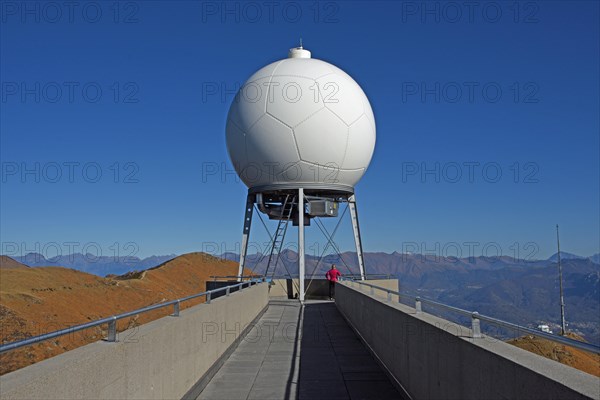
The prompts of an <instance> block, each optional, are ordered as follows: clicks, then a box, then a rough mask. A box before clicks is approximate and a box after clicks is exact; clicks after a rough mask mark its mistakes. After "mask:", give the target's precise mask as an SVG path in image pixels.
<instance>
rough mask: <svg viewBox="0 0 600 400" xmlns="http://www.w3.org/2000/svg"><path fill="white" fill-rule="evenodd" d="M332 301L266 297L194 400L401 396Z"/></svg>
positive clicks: (385, 397) (392, 397)
mask: <svg viewBox="0 0 600 400" xmlns="http://www.w3.org/2000/svg"><path fill="white" fill-rule="evenodd" d="M401 398H402V397H401V396H400V393H399V392H398V391H397V390H396V389H395V387H394V386H393V385H392V384H391V382H390V381H389V379H388V378H387V376H386V375H385V374H384V373H383V371H382V370H381V368H380V367H379V365H378V364H377V363H376V361H375V360H374V359H373V358H372V357H371V355H370V353H369V352H368V351H367V350H366V349H365V347H364V346H363V344H362V343H361V342H360V340H359V339H358V337H357V336H356V335H355V333H354V331H353V330H352V329H351V328H350V326H348V324H347V323H346V321H345V320H344V318H343V317H342V316H341V314H340V313H339V312H338V310H337V308H336V307H335V304H334V303H333V302H324V301H308V302H306V303H305V307H304V308H302V307H301V306H300V303H299V302H298V301H297V300H287V299H281V300H271V301H270V302H269V307H268V309H267V311H266V312H265V313H264V314H263V316H262V317H261V319H260V320H259V321H258V323H257V325H256V326H255V327H254V328H253V329H252V330H251V331H250V332H249V333H248V335H247V336H246V337H245V338H244V340H242V342H241V343H240V344H239V346H238V347H237V349H236V350H235V351H234V352H233V354H232V355H231V356H230V357H229V359H228V360H227V361H226V362H225V363H224V364H223V366H222V367H221V369H219V371H218V372H217V373H216V375H215V376H214V377H213V379H212V380H211V381H210V382H209V384H208V385H207V386H206V388H205V389H204V390H203V391H202V393H201V394H200V396H199V397H198V399H199V400H221V399H227V400H230V399H247V400H251V399H264V400H270V399H277V400H281V399H401Z"/></svg>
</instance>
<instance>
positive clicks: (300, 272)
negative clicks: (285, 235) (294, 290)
mask: <svg viewBox="0 0 600 400" xmlns="http://www.w3.org/2000/svg"><path fill="white" fill-rule="evenodd" d="M298 278H299V279H298V280H299V281H300V282H299V283H300V289H299V292H300V293H299V295H300V296H299V297H300V302H301V303H304V278H305V265H304V189H303V188H300V189H298Z"/></svg>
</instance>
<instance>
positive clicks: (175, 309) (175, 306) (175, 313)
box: [173, 300, 179, 317]
mask: <svg viewBox="0 0 600 400" xmlns="http://www.w3.org/2000/svg"><path fill="white" fill-rule="evenodd" d="M173 316H174V317H179V300H177V302H176V303H173Z"/></svg>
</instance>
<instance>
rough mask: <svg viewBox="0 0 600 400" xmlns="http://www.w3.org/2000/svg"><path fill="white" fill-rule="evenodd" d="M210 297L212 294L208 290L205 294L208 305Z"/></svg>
mask: <svg viewBox="0 0 600 400" xmlns="http://www.w3.org/2000/svg"><path fill="white" fill-rule="evenodd" d="M211 297H212V292H211V291H210V290H209V291H208V292H206V304H210V298H211Z"/></svg>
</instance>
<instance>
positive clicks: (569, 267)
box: [222, 251, 600, 344]
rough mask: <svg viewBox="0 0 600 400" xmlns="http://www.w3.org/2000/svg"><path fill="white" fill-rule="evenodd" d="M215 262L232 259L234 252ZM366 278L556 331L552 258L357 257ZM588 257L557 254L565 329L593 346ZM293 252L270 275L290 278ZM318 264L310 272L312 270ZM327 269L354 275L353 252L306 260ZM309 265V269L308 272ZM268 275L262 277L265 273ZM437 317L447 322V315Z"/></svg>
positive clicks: (599, 314) (599, 311)
mask: <svg viewBox="0 0 600 400" xmlns="http://www.w3.org/2000/svg"><path fill="white" fill-rule="evenodd" d="M222 257H223V258H227V259H229V260H233V261H237V260H238V259H239V256H238V255H237V254H232V253H227V254H223V255H222ZM364 258H365V267H366V272H367V274H368V275H371V276H372V277H376V276H377V275H391V276H393V277H397V278H398V279H399V282H400V286H401V290H402V291H405V292H407V293H411V294H415V295H416V294H418V295H420V296H423V297H427V298H430V299H433V300H439V301H441V302H443V303H446V304H450V305H453V306H456V307H461V308H464V309H467V310H473V311H478V312H480V313H482V314H487V315H490V316H493V317H496V318H500V319H504V320H506V321H510V322H514V323H518V324H522V325H525V326H530V327H533V328H537V325H538V324H547V325H550V327H551V328H552V329H553V330H554V331H555V332H556V331H559V325H558V324H559V321H560V307H559V289H558V288H559V283H558V268H557V263H556V261H554V258H555V257H550V258H549V259H547V260H535V261H525V260H517V259H514V258H512V257H497V258H487V257H474V258H462V259H452V258H444V257H435V256H429V255H428V256H424V255H421V254H402V253H391V254H389V253H365V254H364ZM594 259H597V255H596V256H593V257H587V258H585V257H579V256H575V255H568V253H563V252H561V261H562V267H563V277H564V296H565V303H566V307H565V308H566V312H565V313H566V319H567V323H568V325H569V326H568V328H569V329H570V330H572V331H574V332H576V333H579V334H581V335H583V336H584V337H585V338H586V339H588V340H589V341H591V342H593V343H596V344H600V264H598V263H596V262H594V261H593V260H594ZM267 260H268V255H267V256H263V255H261V254H254V255H250V256H248V263H247V265H246V266H247V267H248V268H250V269H253V270H254V271H255V272H256V273H261V274H262V273H264V271H265V269H266V264H267ZM296 260H297V254H296V253H295V252H293V251H284V252H282V253H281V258H280V260H279V262H278V264H277V268H276V270H275V275H285V274H287V273H288V271H289V273H290V274H292V275H297V273H298V272H297V264H296ZM317 264H318V267H317ZM331 264H336V265H337V267H338V269H339V270H340V271H341V272H342V274H349V273H357V271H358V266H357V264H358V262H357V257H356V253H354V252H347V253H342V254H341V256H340V255H329V256H326V257H324V258H323V259H322V260H321V262H320V263H319V259H318V257H313V256H309V255H307V256H306V271H307V274H309V275H314V276H315V277H317V278H323V276H324V274H325V272H326V270H327V269H328V268H329V266H330V265H331ZM315 267H317V268H315ZM270 274H271V273H269V275H270ZM444 317H447V318H450V316H448V315H444Z"/></svg>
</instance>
